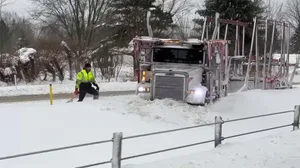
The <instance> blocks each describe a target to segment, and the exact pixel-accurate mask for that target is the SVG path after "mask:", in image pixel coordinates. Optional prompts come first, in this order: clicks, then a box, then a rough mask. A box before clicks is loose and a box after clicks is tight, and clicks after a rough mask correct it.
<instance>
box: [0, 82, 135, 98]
mask: <svg viewBox="0 0 300 168" xmlns="http://www.w3.org/2000/svg"><path fill="white" fill-rule="evenodd" d="M98 84H99V87H100V92H105V91H125V90H135V89H136V82H110V83H98ZM74 88H75V84H74V82H72V83H66V84H53V94H61V93H72V92H73V91H74ZM48 93H49V85H20V86H8V87H0V96H2V97H5V96H18V95H39V94H48Z"/></svg>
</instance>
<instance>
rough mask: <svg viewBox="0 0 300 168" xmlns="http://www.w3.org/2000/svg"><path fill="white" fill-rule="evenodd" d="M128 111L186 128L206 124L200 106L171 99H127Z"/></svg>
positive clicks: (203, 109) (203, 110)
mask: <svg viewBox="0 0 300 168" xmlns="http://www.w3.org/2000/svg"><path fill="white" fill-rule="evenodd" d="M126 107H127V109H128V111H129V112H130V113H132V114H136V115H139V116H141V117H143V118H148V119H152V120H153V119H158V120H161V121H163V122H166V123H170V124H174V125H180V126H183V125H185V126H188V125H191V124H195V125H197V124H204V123H207V120H208V119H207V118H206V113H207V111H206V109H205V108H204V107H201V106H190V105H188V104H186V103H183V102H176V101H174V100H171V99H165V100H154V101H147V100H143V99H141V98H139V97H135V98H132V99H129V100H128V102H127V105H126Z"/></svg>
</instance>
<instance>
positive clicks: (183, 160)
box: [127, 131, 300, 168]
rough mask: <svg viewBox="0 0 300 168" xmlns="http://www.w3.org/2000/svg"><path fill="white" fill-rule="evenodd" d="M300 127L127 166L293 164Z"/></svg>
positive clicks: (259, 167) (278, 167) (256, 167)
mask: <svg viewBox="0 0 300 168" xmlns="http://www.w3.org/2000/svg"><path fill="white" fill-rule="evenodd" d="M299 138H300V131H295V132H292V133H291V132H288V133H281V134H277V135H273V136H269V137H264V138H261V139H259V140H253V141H251V142H248V143H235V144H232V143H229V144H225V145H222V146H220V147H218V148H216V149H213V150H210V151H205V152H201V153H196V154H191V155H187V156H184V157H177V158H172V159H169V160H164V161H160V162H155V163H151V164H145V165H138V166H128V167H127V168H129V167H130V168H153V167H155V168H183V167H184V168H201V167H205V168H215V167H230V168H241V167H245V168H263V167H264V168H283V167H289V168H296V167H299V163H300V157H299V152H300V143H299Z"/></svg>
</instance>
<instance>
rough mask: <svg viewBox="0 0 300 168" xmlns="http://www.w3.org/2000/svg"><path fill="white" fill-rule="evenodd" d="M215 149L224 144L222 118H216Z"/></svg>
mask: <svg viewBox="0 0 300 168" xmlns="http://www.w3.org/2000/svg"><path fill="white" fill-rule="evenodd" d="M215 123H216V124H215V147H217V146H219V145H221V144H222V140H223V138H222V125H223V123H224V121H223V120H222V117H220V116H219V117H217V116H215Z"/></svg>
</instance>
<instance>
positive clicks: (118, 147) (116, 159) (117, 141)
mask: <svg viewBox="0 0 300 168" xmlns="http://www.w3.org/2000/svg"><path fill="white" fill-rule="evenodd" d="M286 113H294V118H293V122H292V123H290V124H285V125H280V126H277V127H271V128H264V129H261V130H257V131H252V132H246V133H241V134H236V135H231V136H227V137H223V136H222V126H223V124H226V123H230V122H236V121H242V120H249V119H254V118H261V117H268V116H275V115H280V114H286ZM299 114H300V105H297V106H295V108H294V110H288V111H281V112H276V113H270V114H264V115H257V116H251V117H245V118H238V119H232V120H227V121H223V120H222V118H221V117H215V122H214V123H209V124H202V125H197V126H191V127H184V128H178V129H172V130H166V131H159V132H153V133H146V134H140V135H134V136H127V137H123V134H122V132H117V133H114V134H113V138H112V139H111V140H103V141H96V142H91V143H85V144H78V145H72V146H65V147H60V148H53V149H48V150H41V151H35V152H30V153H23V154H17V155H12V156H6V157H0V161H1V160H7V159H13V158H19V157H25V156H31V155H38V154H43V153H48V152H55V151H61V150H67V149H71V148H79V147H84V146H91V145H97V144H103V143H110V142H112V143H113V152H112V159H111V160H107V161H103V162H98V163H93V164H89V165H84V166H79V167H76V168H89V167H94V166H99V165H104V164H110V163H111V166H112V168H121V161H123V160H129V159H133V158H138V157H143V156H148V155H153V154H157V153H162V152H167V151H172V150H176V149H182V148H187V147H192V146H196V145H201V144H206V143H212V142H214V146H215V147H217V146H218V145H220V144H221V143H222V141H223V140H226V139H230V138H235V137H240V136H245V135H249V134H254V133H259V132H265V131H270V130H275V129H280V128H284V127H289V126H293V130H298V129H299ZM212 125H214V126H215V137H214V139H210V140H207V141H202V142H198V143H193V144H187V145H183V146H177V147H173V148H168V149H162V150H158V151H153V152H149V153H142V154H139V155H133V156H128V157H123V158H122V142H123V141H124V140H129V139H135V138H140V137H147V136H152V135H158V134H165V133H169V132H176V131H182V130H189V129H194V128H200V127H206V126H212Z"/></svg>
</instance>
